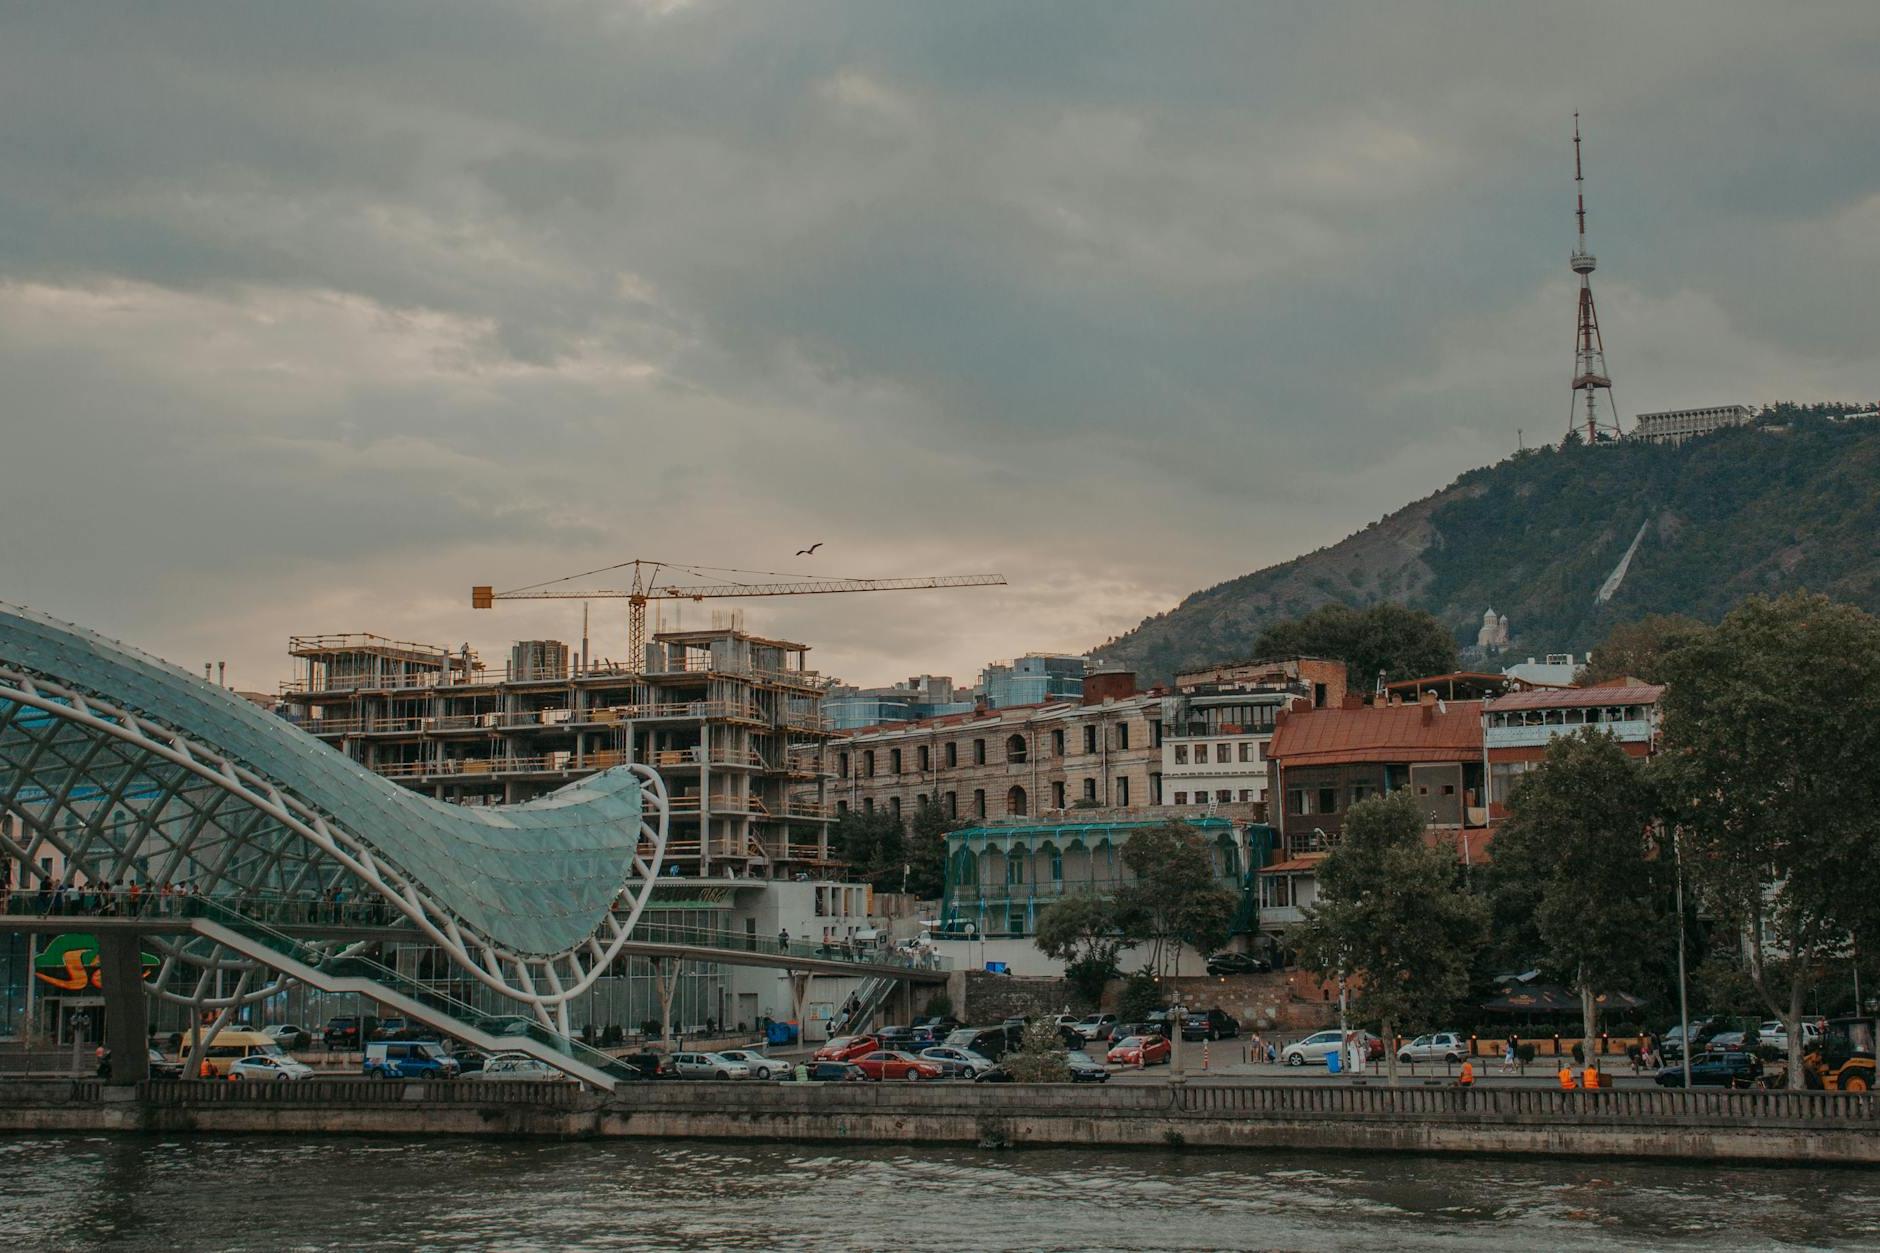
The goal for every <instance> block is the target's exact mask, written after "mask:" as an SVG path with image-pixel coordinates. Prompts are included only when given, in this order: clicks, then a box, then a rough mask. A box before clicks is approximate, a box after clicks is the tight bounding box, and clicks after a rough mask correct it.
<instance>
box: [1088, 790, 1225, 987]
mask: <svg viewBox="0 0 1880 1253" xmlns="http://www.w3.org/2000/svg"><path fill="white" fill-rule="evenodd" d="M1123 864H1124V865H1125V866H1127V867H1128V868H1129V870H1130V872H1131V873H1132V874H1134V875H1135V880H1134V882H1132V883H1130V884H1128V885H1127V886H1126V887H1124V888H1123V890H1122V891H1120V892H1118V893H1117V894H1116V917H1117V921H1118V925H1119V927H1120V928H1121V930H1122V931H1123V932H1124V933H1125V934H1126V935H1127V936H1129V937H1130V938H1132V939H1134V940H1137V941H1139V942H1146V943H1147V944H1148V945H1149V946H1150V947H1149V967H1150V969H1151V970H1153V971H1154V972H1155V973H1156V974H1161V973H1163V972H1164V971H1165V970H1166V971H1172V970H1174V969H1176V968H1177V967H1178V966H1179V964H1180V962H1181V951H1182V949H1183V948H1184V947H1193V948H1196V949H1200V950H1203V951H1212V950H1214V949H1217V948H1219V947H1220V946H1221V945H1223V944H1225V943H1226V942H1227V935H1228V929H1229V928H1230V927H1231V926H1232V925H1233V921H1234V907H1235V906H1236V905H1237V904H1238V903H1239V901H1238V898H1237V897H1236V896H1235V895H1234V893H1233V892H1232V891H1230V890H1229V889H1227V888H1224V887H1222V886H1220V884H1219V883H1217V882H1216V881H1215V878H1214V858H1213V855H1212V854H1211V853H1210V852H1209V849H1208V845H1207V843H1206V841H1204V840H1203V839H1202V837H1201V833H1200V832H1199V831H1198V830H1196V829H1195V828H1194V827H1193V826H1191V825H1189V824H1188V823H1186V822H1183V821H1182V820H1181V819H1179V818H1177V819H1171V820H1170V821H1168V822H1165V823H1162V824H1161V825H1159V826H1154V827H1145V828H1143V829H1141V830H1139V831H1135V832H1132V833H1131V834H1130V837H1129V843H1127V844H1125V845H1123Z"/></svg>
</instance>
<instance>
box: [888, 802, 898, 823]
mask: <svg viewBox="0 0 1880 1253" xmlns="http://www.w3.org/2000/svg"><path fill="white" fill-rule="evenodd" d="M888 812H889V813H891V814H893V815H894V817H895V820H896V821H897V822H898V821H900V818H901V798H900V797H898V796H890V797H889V798H888Z"/></svg>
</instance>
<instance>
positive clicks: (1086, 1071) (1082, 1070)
mask: <svg viewBox="0 0 1880 1253" xmlns="http://www.w3.org/2000/svg"><path fill="white" fill-rule="evenodd" d="M1064 1063H1065V1065H1067V1066H1069V1067H1070V1068H1071V1082H1072V1083H1107V1082H1109V1079H1110V1072H1109V1070H1108V1069H1107V1068H1105V1066H1104V1065H1103V1063H1102V1062H1099V1061H1098V1060H1096V1059H1095V1058H1094V1057H1092V1056H1090V1054H1088V1053H1085V1052H1083V1051H1082V1050H1079V1049H1072V1050H1071V1051H1070V1052H1068V1053H1066V1054H1065V1055H1064Z"/></svg>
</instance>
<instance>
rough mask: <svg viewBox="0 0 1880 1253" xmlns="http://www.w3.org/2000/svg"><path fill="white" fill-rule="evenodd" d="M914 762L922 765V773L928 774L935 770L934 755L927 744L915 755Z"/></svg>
mask: <svg viewBox="0 0 1880 1253" xmlns="http://www.w3.org/2000/svg"><path fill="white" fill-rule="evenodd" d="M914 760H915V761H917V762H919V763H920V772H921V773H922V774H926V773H927V772H928V771H929V770H932V769H933V753H932V752H931V751H930V750H929V749H928V747H927V746H926V745H925V744H922V745H921V746H920V749H919V750H918V751H917V752H916V753H915V754H914Z"/></svg>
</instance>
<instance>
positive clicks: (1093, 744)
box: [1084, 725, 1097, 753]
mask: <svg viewBox="0 0 1880 1253" xmlns="http://www.w3.org/2000/svg"><path fill="white" fill-rule="evenodd" d="M1084 751H1085V752H1086V753H1094V752H1096V751H1097V728H1096V727H1095V726H1094V725H1093V726H1087V727H1085V728H1084Z"/></svg>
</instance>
